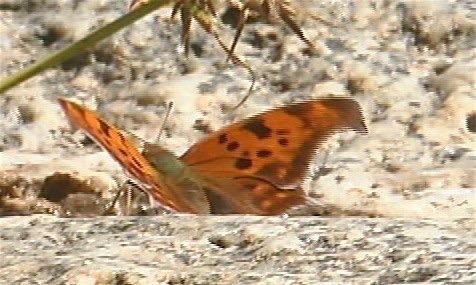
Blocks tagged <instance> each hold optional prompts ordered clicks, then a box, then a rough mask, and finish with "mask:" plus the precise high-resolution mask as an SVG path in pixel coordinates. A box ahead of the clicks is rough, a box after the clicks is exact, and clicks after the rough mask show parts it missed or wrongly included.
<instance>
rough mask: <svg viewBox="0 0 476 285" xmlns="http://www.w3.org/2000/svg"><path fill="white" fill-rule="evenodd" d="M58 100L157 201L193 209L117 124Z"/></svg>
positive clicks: (187, 209)
mask: <svg viewBox="0 0 476 285" xmlns="http://www.w3.org/2000/svg"><path fill="white" fill-rule="evenodd" d="M59 102H60V104H61V107H62V108H63V110H64V112H65V114H66V115H67V117H68V119H69V120H70V122H71V123H72V124H73V125H74V126H76V127H78V128H80V129H82V130H83V131H85V132H86V133H87V134H88V136H90V137H91V138H92V139H93V140H94V141H96V142H97V143H98V144H99V145H100V146H101V147H102V148H103V149H105V150H106V151H107V152H108V153H109V154H110V155H111V156H112V157H113V158H114V159H115V160H116V161H117V162H119V164H121V166H122V167H123V169H124V170H126V171H127V172H128V173H129V174H130V175H131V176H132V177H133V178H134V180H137V181H138V182H139V185H140V186H142V187H141V188H143V189H144V190H145V191H146V192H147V193H148V194H149V195H150V196H151V198H152V199H154V201H156V202H158V203H159V204H161V205H163V206H165V207H167V208H169V209H172V210H175V211H183V212H189V211H190V212H191V210H190V208H189V207H186V206H185V205H179V204H178V203H176V201H174V197H171V195H170V194H169V193H168V192H167V189H164V187H163V186H162V185H161V184H162V183H163V182H162V180H163V178H162V177H161V175H160V174H159V173H158V172H157V171H156V170H155V169H154V167H153V166H152V165H151V164H150V163H149V161H148V160H147V159H146V158H145V157H144V156H143V155H142V154H141V153H140V152H139V151H138V150H137V149H136V147H135V145H134V144H133V143H132V142H131V141H130V140H129V139H127V138H126V137H125V136H124V135H123V134H122V133H121V132H120V131H119V130H118V129H117V128H116V127H114V126H113V125H112V124H109V123H108V122H106V121H105V120H103V119H101V118H100V117H99V116H98V115H97V114H96V113H94V112H92V111H90V110H88V109H86V108H83V107H81V106H80V105H78V104H76V103H74V102H72V101H69V100H66V99H62V98H61V99H59Z"/></svg>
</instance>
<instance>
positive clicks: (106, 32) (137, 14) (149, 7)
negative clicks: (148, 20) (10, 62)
mask: <svg viewBox="0 0 476 285" xmlns="http://www.w3.org/2000/svg"><path fill="white" fill-rule="evenodd" d="M172 1H173V0H150V1H149V3H147V4H144V5H143V6H140V7H139V8H138V9H136V10H134V11H132V12H130V13H127V14H125V15H123V16H121V17H119V18H118V19H117V20H115V21H113V22H111V23H109V24H107V25H106V26H104V27H102V28H100V29H98V30H96V31H94V32H93V33H91V34H89V35H87V36H86V37H84V38H83V39H81V40H79V41H77V42H74V43H72V44H71V45H69V46H67V47H65V48H63V49H61V50H59V51H57V52H56V53H54V54H52V55H50V56H48V57H47V58H45V59H43V60H40V61H38V62H36V63H33V64H32V65H30V66H28V67H26V68H25V69H23V70H20V71H19V72H17V73H15V74H13V75H11V76H9V77H7V78H5V79H2V80H0V94H1V93H3V92H5V91H7V90H9V89H11V88H12V87H14V86H16V85H18V84H20V83H22V82H23V81H25V80H27V79H29V78H31V77H33V76H35V75H36V74H38V73H40V72H42V71H44V70H45V69H47V68H50V67H53V66H56V65H58V64H60V63H62V62H64V61H66V60H68V59H70V58H72V57H73V56H76V55H78V54H80V53H82V52H84V51H86V50H87V49H88V48H91V47H93V46H94V45H96V44H97V43H98V42H100V41H101V40H103V39H105V38H107V37H109V36H111V35H113V34H114V33H116V32H118V31H119V30H121V29H123V28H124V27H126V26H128V25H130V24H132V23H134V22H135V21H137V20H138V19H140V18H142V17H144V16H145V15H147V14H149V13H151V12H152V11H154V10H156V9H158V8H159V7H161V6H165V5H167V4H169V3H170V2H172Z"/></svg>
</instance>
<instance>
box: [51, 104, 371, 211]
mask: <svg viewBox="0 0 476 285" xmlns="http://www.w3.org/2000/svg"><path fill="white" fill-rule="evenodd" d="M59 103H60V105H61V107H62V109H63V111H64V113H65V114H66V116H67V117H68V119H69V121H70V122H71V123H72V125H74V126H76V127H78V128H80V129H82V130H83V131H84V132H86V134H87V135H88V136H90V137H91V138H92V139H93V140H94V141H96V142H97V143H98V144H99V145H100V146H101V147H102V148H103V149H105V150H106V151H108V152H109V154H110V155H111V156H112V157H113V158H114V159H115V160H116V161H118V162H119V163H120V165H121V166H122V167H123V169H124V170H125V171H126V172H128V173H129V175H130V176H131V177H132V178H133V180H135V181H136V183H137V184H138V185H139V186H140V187H141V188H142V189H143V190H144V191H145V192H146V193H147V194H148V195H149V198H150V201H151V202H152V203H153V204H154V205H157V204H158V205H160V206H162V207H164V208H166V209H169V210H172V211H174V212H185V213H193V214H254V215H279V214H282V213H284V212H285V211H286V210H288V209H290V208H291V207H293V206H297V205H301V204H304V203H306V202H307V201H308V199H307V195H306V194H305V192H304V190H303V189H302V188H301V187H300V185H301V183H302V180H303V179H304V178H305V177H306V176H307V175H308V173H309V170H310V169H309V166H310V163H311V162H312V160H313V158H314V157H315V152H316V150H317V148H319V146H320V145H321V144H322V143H323V142H325V141H326V140H327V139H328V138H329V137H330V136H331V135H333V134H334V133H336V132H338V131H341V130H346V129H347V130H354V131H357V132H360V133H367V127H366V125H365V121H364V118H363V116H362V112H361V108H360V105H359V103H358V102H357V101H355V100H354V99H351V98H345V97H335V98H320V99H314V100H309V101H304V102H299V103H292V104H289V105H285V106H283V107H279V108H275V109H272V110H269V111H266V112H263V113H260V114H257V115H255V116H252V117H249V118H247V119H244V120H242V121H239V122H235V123H232V124H230V125H228V126H226V127H224V128H222V129H221V130H218V131H215V132H213V133H211V134H210V135H208V136H207V137H205V138H204V139H202V140H200V141H198V142H197V143H195V144H194V145H192V146H191V147H190V148H189V149H188V151H186V152H185V153H184V154H183V155H182V156H180V157H177V156H175V155H174V154H173V153H172V152H170V151H169V150H166V149H165V148H163V147H161V146H160V145H158V144H151V143H146V144H145V145H144V149H143V151H142V152H139V150H138V149H137V148H136V146H135V145H134V143H133V142H132V141H131V140H129V139H127V138H126V137H125V136H124V134H123V133H122V132H121V131H120V130H119V129H118V128H116V127H115V126H114V125H112V124H110V123H108V122H106V121H105V120H104V119H102V118H101V117H100V116H99V115H98V114H96V113H95V112H93V111H91V110H88V109H86V108H84V107H82V106H81V105H79V104H77V103H74V102H72V101H70V100H67V99H63V98H60V99H59Z"/></svg>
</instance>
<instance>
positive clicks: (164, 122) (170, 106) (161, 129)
mask: <svg viewBox="0 0 476 285" xmlns="http://www.w3.org/2000/svg"><path fill="white" fill-rule="evenodd" d="M173 107H174V102H169V104H168V105H167V111H166V113H165V118H164V120H163V121H162V125H161V126H160V130H159V134H158V135H157V139H156V140H155V141H157V142H158V141H159V140H160V137H161V136H162V133H163V132H164V129H165V125H166V124H167V120H168V119H169V116H170V113H171V112H172V108H173Z"/></svg>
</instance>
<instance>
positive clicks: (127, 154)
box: [119, 148, 129, 156]
mask: <svg viewBox="0 0 476 285" xmlns="http://www.w3.org/2000/svg"><path fill="white" fill-rule="evenodd" d="M119 152H120V153H121V154H122V155H123V156H129V153H128V152H127V151H125V150H123V149H122V148H120V149H119Z"/></svg>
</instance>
